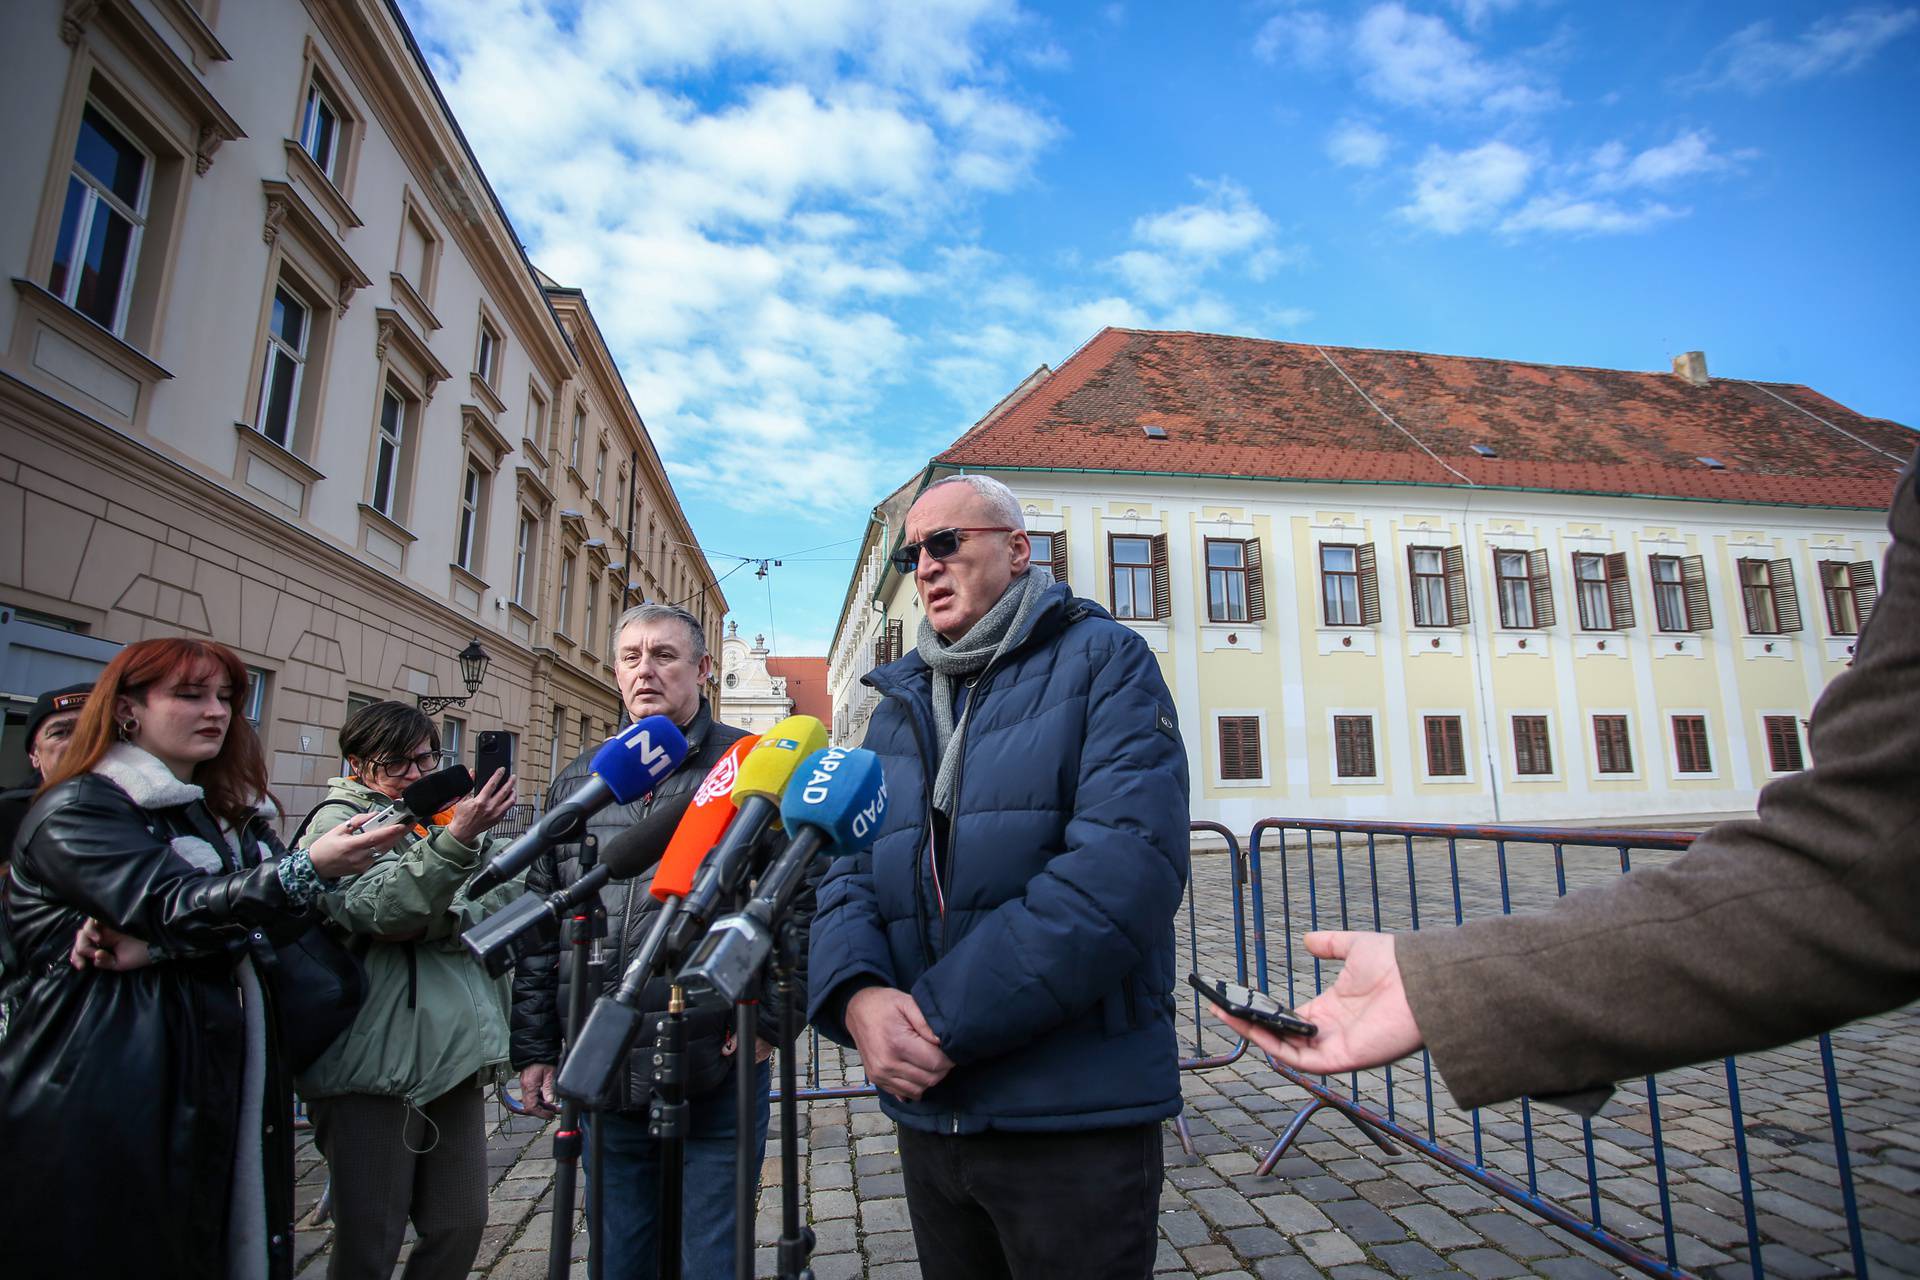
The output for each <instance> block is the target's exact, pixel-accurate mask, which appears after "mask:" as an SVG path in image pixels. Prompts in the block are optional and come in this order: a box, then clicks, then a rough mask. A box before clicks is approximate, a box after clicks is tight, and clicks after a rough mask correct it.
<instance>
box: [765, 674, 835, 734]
mask: <svg viewBox="0 0 1920 1280" xmlns="http://www.w3.org/2000/svg"><path fill="white" fill-rule="evenodd" d="M767 674H768V675H770V676H785V677H786V678H787V696H788V697H789V698H792V699H793V714H795V715H797V716H814V717H816V718H817V719H818V720H819V721H820V723H821V724H824V725H825V726H827V728H829V729H831V728H833V692H832V691H831V690H830V689H828V688H827V660H826V659H825V658H768V659H767Z"/></svg>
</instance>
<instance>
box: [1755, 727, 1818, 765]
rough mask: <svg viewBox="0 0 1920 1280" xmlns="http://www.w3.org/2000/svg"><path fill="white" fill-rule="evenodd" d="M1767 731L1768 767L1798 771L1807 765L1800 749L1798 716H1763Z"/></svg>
mask: <svg viewBox="0 0 1920 1280" xmlns="http://www.w3.org/2000/svg"><path fill="white" fill-rule="evenodd" d="M1760 719H1761V722H1762V724H1763V726H1764V727H1765V729H1766V731H1767V767H1768V768H1769V769H1771V770H1773V772H1775V773H1798V772H1800V770H1802V769H1804V768H1806V767H1807V762H1806V757H1805V756H1803V755H1802V754H1801V751H1800V719H1799V717H1798V716H1762V717H1760Z"/></svg>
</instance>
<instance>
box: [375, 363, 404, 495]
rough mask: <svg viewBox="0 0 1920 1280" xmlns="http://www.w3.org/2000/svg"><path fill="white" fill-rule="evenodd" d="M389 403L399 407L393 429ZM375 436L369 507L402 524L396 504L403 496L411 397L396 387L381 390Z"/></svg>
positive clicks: (391, 386)
mask: <svg viewBox="0 0 1920 1280" xmlns="http://www.w3.org/2000/svg"><path fill="white" fill-rule="evenodd" d="M388 401H392V402H393V403H394V404H395V405H396V406H398V411H397V412H396V413H395V414H394V423H393V426H392V427H391V428H389V427H388V425H387V403H388ZM374 432H375V435H376V437H377V439H376V440H375V441H374V446H373V491H372V493H371V494H370V495H369V497H370V501H369V502H368V503H367V505H368V506H370V507H372V508H373V509H374V510H375V511H378V512H379V513H380V514H381V515H383V516H385V517H386V518H387V519H389V520H392V521H395V522H398V521H399V519H400V517H399V515H398V514H397V513H396V511H395V506H396V501H395V500H396V498H397V497H398V496H399V492H400V469H401V464H402V462H403V461H404V459H405V457H406V444H407V397H406V396H405V395H403V394H401V393H400V391H399V390H398V389H397V388H395V387H394V386H393V384H392V383H387V384H385V385H383V386H382V387H381V388H380V412H379V414H378V416H377V417H376V418H375V419H374ZM383 455H384V456H387V458H388V468H387V491H386V492H385V493H384V494H383V493H381V492H380V462H381V459H382V456H383Z"/></svg>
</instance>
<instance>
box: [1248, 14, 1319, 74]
mask: <svg viewBox="0 0 1920 1280" xmlns="http://www.w3.org/2000/svg"><path fill="white" fill-rule="evenodd" d="M1338 43H1339V32H1338V29H1337V28H1336V27H1335V25H1334V22H1333V20H1332V19H1331V18H1329V17H1327V15H1326V14H1324V13H1321V12H1319V11H1318V10H1314V9H1297V10H1289V11H1288V12H1285V13H1276V14H1274V15H1273V16H1272V17H1271V18H1268V19H1267V20H1266V21H1265V22H1264V23H1262V24H1261V25H1260V30H1259V31H1258V32H1256V33H1255V34H1254V37H1253V52H1254V56H1255V57H1257V58H1259V59H1260V60H1261V61H1263V62H1280V61H1287V62H1292V63H1294V64H1296V65H1298V66H1303V67H1318V66H1322V65H1324V64H1325V63H1326V62H1327V61H1328V59H1329V58H1330V57H1331V56H1332V55H1333V53H1334V50H1335V47H1336V45H1337V44H1338Z"/></svg>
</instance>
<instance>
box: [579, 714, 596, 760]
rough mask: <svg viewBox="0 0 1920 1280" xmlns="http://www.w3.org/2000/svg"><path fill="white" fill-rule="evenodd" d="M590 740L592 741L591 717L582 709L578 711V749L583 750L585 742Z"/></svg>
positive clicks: (585, 745)
mask: <svg viewBox="0 0 1920 1280" xmlns="http://www.w3.org/2000/svg"><path fill="white" fill-rule="evenodd" d="M592 741H593V717H592V716H590V715H588V714H587V713H586V712H584V711H582V712H581V713H580V749H581V750H582V751H585V750H586V749H587V744H588V743H589V742H592Z"/></svg>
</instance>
